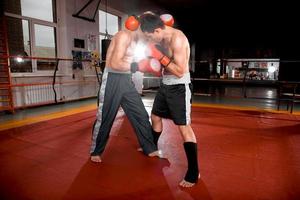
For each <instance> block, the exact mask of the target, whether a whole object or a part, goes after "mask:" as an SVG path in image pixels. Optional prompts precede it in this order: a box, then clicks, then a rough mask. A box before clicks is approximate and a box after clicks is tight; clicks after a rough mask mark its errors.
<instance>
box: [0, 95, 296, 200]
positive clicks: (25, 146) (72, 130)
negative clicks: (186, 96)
mask: <svg viewBox="0 0 300 200" xmlns="http://www.w3.org/2000/svg"><path fill="white" fill-rule="evenodd" d="M154 95H155V93H152V92H146V93H145V94H144V96H143V97H142V98H143V101H144V104H145V106H146V109H147V110H148V111H149V112H150V110H151V106H152V102H153V97H154ZM193 99H194V104H193V106H192V127H193V129H194V132H195V134H196V137H197V141H198V159H199V166H200V173H201V179H200V180H199V182H198V184H197V185H196V186H195V187H193V188H191V189H183V188H181V187H179V186H178V183H179V182H180V181H181V179H182V177H183V176H184V174H185V170H186V167H187V166H186V158H185V155H184V150H183V145H182V139H181V136H180V134H179V131H178V130H177V128H176V127H175V126H174V124H173V123H172V121H170V120H164V121H163V122H164V131H163V135H162V136H161V138H160V140H159V148H160V149H161V150H162V151H163V153H164V155H165V156H166V157H167V159H158V158H148V157H147V156H145V155H143V154H142V153H141V152H138V151H137V148H138V143H137V140H136V137H135V135H134V132H133V129H132V127H131V125H130V123H129V121H128V120H127V118H126V116H125V114H124V112H123V111H122V109H120V111H119V113H118V115H117V118H116V120H115V122H114V125H113V129H112V132H111V134H110V139H109V143H108V145H107V147H106V149H105V152H104V154H103V156H102V159H103V162H102V163H101V164H95V163H92V162H90V160H89V153H88V152H89V147H90V140H91V129H92V126H93V122H94V120H95V115H96V99H88V100H84V101H77V102H70V103H65V104H59V105H52V106H43V107H39V108H31V109H26V110H19V111H17V112H16V114H14V115H1V117H0V123H1V124H0V180H1V183H0V198H1V199H187V200H192V199H194V200H196V199H231V200H233V199H272V200H276V199H289V200H291V199H300V191H299V185H300V147H299V143H300V135H299V130H300V113H299V106H298V107H296V109H295V112H294V113H293V114H290V113H289V112H288V111H285V110H284V109H282V110H281V111H276V104H275V103H274V102H270V101H265V102H264V100H253V99H252V100H249V99H228V98H227V99H226V98H221V97H203V96H194V98H193Z"/></svg>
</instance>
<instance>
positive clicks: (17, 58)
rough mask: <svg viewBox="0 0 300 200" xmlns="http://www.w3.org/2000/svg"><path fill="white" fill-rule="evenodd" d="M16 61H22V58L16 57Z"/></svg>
mask: <svg viewBox="0 0 300 200" xmlns="http://www.w3.org/2000/svg"><path fill="white" fill-rule="evenodd" d="M16 61H17V62H18V63H22V62H24V60H23V58H21V57H16Z"/></svg>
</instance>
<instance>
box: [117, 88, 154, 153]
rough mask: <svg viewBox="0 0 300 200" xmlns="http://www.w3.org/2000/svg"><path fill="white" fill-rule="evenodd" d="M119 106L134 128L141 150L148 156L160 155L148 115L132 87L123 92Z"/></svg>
mask: <svg viewBox="0 0 300 200" xmlns="http://www.w3.org/2000/svg"><path fill="white" fill-rule="evenodd" d="M121 106H122V108H123V109H124V111H125V113H126V115H127V117H128V119H129V121H130V123H131V125H132V126H133V128H134V130H135V133H136V136H137V139H138V141H139V144H140V146H141V148H142V149H143V152H144V153H145V154H146V155H149V156H160V155H159V154H158V153H159V152H158V150H157V146H156V145H155V144H154V142H153V136H152V132H151V130H152V128H151V124H150V121H149V115H148V113H147V111H146V109H145V107H144V104H143V102H142V99H141V97H140V95H139V94H138V93H137V91H136V90H135V89H134V88H133V89H132V90H130V91H129V92H126V93H125V94H124V96H123V99H122V102H121Z"/></svg>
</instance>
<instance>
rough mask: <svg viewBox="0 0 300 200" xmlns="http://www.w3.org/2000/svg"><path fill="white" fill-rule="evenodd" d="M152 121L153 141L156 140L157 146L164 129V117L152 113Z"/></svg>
mask: <svg viewBox="0 0 300 200" xmlns="http://www.w3.org/2000/svg"><path fill="white" fill-rule="evenodd" d="M151 122H152V135H153V141H154V144H155V145H156V146H157V143H158V139H159V137H160V135H161V132H162V129H163V124H162V118H161V117H159V116H157V115H155V114H153V113H152V114H151Z"/></svg>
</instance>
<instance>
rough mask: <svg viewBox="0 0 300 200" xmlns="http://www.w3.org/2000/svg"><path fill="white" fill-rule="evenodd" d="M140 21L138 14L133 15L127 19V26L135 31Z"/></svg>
mask: <svg viewBox="0 0 300 200" xmlns="http://www.w3.org/2000/svg"><path fill="white" fill-rule="evenodd" d="M139 26H140V23H139V20H138V18H137V17H136V16H134V15H131V16H130V17H128V18H127V19H126V21H125V27H126V28H127V29H128V30H130V31H135V30H137V29H138V28H139Z"/></svg>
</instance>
